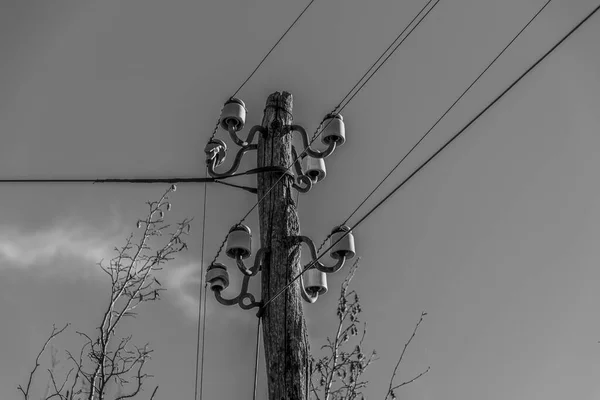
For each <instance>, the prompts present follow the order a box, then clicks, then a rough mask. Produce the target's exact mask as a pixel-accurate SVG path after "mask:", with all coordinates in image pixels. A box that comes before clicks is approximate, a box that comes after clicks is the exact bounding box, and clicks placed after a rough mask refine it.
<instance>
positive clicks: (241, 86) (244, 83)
mask: <svg viewBox="0 0 600 400" xmlns="http://www.w3.org/2000/svg"><path fill="white" fill-rule="evenodd" d="M314 2H315V0H311V1H310V2H309V3H308V5H307V6H306V7H304V10H302V12H301V13H300V14H299V15H298V16H297V17H296V19H295V20H294V22H292V24H291V25H290V26H289V27H288V28H287V29H286V31H285V32H284V33H283V35H281V37H280V38H279V40H277V42H276V43H275V44H274V45H273V47H271V50H269V52H268V53H267V54H266V55H265V56H264V57H263V58H262V60H260V62H259V63H258V65H257V66H256V68H254V71H252V72H251V73H250V75H249V76H248V77H247V78H246V80H245V81H244V82H242V84H241V85H240V87H239V88H238V89H237V90H236V91H235V92H234V93H233V95H231V97H235V95H236V94H238V93H239V91H240V90H242V88H243V87H244V85H246V83H248V81H249V80H250V79H251V78H252V77H253V76H254V74H255V73H256V71H258V69H259V68H260V66H261V65H262V64H263V63H264V62H265V61H266V59H267V58H268V57H269V56H270V55H271V53H272V52H273V50H275V48H276V47H277V46H278V45H279V43H280V42H281V41H282V40H283V38H284V37H285V36H286V35H287V34H288V32H289V31H290V30H291V29H292V28H293V27H294V25H296V22H298V20H300V18H302V16H303V15H304V13H305V12H306V11H307V10H308V8H309V7H310V6H311V5H312V4H313V3H314ZM217 124H218V123H217Z"/></svg>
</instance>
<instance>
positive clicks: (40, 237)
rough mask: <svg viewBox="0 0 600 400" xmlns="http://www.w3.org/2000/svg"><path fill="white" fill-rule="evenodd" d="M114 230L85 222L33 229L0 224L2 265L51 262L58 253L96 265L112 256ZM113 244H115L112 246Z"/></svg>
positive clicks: (27, 264) (18, 265) (4, 267)
mask: <svg viewBox="0 0 600 400" xmlns="http://www.w3.org/2000/svg"><path fill="white" fill-rule="evenodd" d="M110 233H111V232H105V233H102V232H99V231H95V230H91V229H89V228H86V227H85V226H84V225H78V224H63V225H61V226H54V227H50V228H46V229H42V230H36V231H32V232H24V231H20V230H19V228H18V227H11V226H0V258H1V259H2V260H3V261H4V262H2V263H1V264H0V268H3V269H6V268H29V267H35V266H42V265H44V266H45V265H48V264H50V263H52V261H53V260H54V259H55V258H56V257H77V258H80V259H83V261H85V263H84V265H88V266H89V265H94V264H95V263H97V262H98V261H100V260H101V259H107V258H108V257H110V249H111V247H112V246H114V239H113V238H111V236H112V235H111V234H110ZM111 245H112V246H111Z"/></svg>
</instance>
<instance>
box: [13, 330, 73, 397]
mask: <svg viewBox="0 0 600 400" xmlns="http://www.w3.org/2000/svg"><path fill="white" fill-rule="evenodd" d="M68 326H69V324H68V323H67V324H65V326H63V327H62V328H61V329H56V326H55V325H52V333H50V336H49V337H48V339H46V342H44V345H43V346H42V349H41V350H40V352H39V353H38V354H37V357H35V367H33V369H32V370H31V373H30V374H29V379H28V380H27V388H26V389H23V387H22V386H21V385H19V387H18V388H17V389H18V390H20V391H21V393H22V394H23V398H24V400H29V391H30V390H31V383H32V382H33V376H34V375H35V372H36V371H37V369H38V368H39V366H40V357H41V356H42V354H43V353H44V351H46V347H48V343H50V341H51V340H52V339H54V338H55V337H57V336H58V335H60V334H61V333H63V332H64V331H65V329H67V327H68Z"/></svg>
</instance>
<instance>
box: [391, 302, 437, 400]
mask: <svg viewBox="0 0 600 400" xmlns="http://www.w3.org/2000/svg"><path fill="white" fill-rule="evenodd" d="M426 315H427V313H426V312H424V311H423V312H422V313H421V317H420V318H419V321H418V322H417V324H416V325H415V329H414V330H413V333H412V335H410V338H409V339H408V341H407V342H406V343H405V344H404V348H403V349H402V353H400V357H399V358H398V362H397V363H396V366H395V367H394V372H393V373H392V377H391V378H390V385H389V387H388V391H387V393H386V395H385V399H386V400H387V398H388V397H391V398H392V400H394V399H395V398H396V395H395V393H394V389H397V388H399V387H402V386H404V385H407V384H409V383H411V382H414V381H416V380H417V379H419V378H420V377H421V376H423V375H425V374H426V373H427V372H429V369H430V368H429V367H427V369H426V370H425V371H424V372H422V373H420V374H419V375H417V376H416V377H415V378H413V379H411V380H410V381H406V382H403V383H401V384H400V385H397V386H394V378H395V377H396V374H397V373H398V367H399V366H400V363H401V362H402V360H403V359H404V354H405V353H406V349H407V348H408V346H409V345H410V343H411V342H412V340H413V339H414V338H415V336H416V334H417V330H418V329H419V326H420V325H421V323H422V322H423V318H425V316H426Z"/></svg>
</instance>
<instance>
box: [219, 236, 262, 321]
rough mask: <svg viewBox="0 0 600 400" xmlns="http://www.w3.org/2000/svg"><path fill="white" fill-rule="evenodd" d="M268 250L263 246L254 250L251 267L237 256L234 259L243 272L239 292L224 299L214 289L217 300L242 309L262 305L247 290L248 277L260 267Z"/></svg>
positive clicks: (253, 274) (254, 273)
mask: <svg viewBox="0 0 600 400" xmlns="http://www.w3.org/2000/svg"><path fill="white" fill-rule="evenodd" d="M268 252H269V251H268V249H266V248H264V247H263V248H261V249H260V250H258V252H256V256H255V257H254V265H253V266H252V267H251V268H247V267H246V266H245V265H244V261H243V260H242V257H240V256H237V257H236V259H235V261H236V264H237V266H238V268H239V270H240V271H241V272H242V273H243V274H244V279H243V280H242V288H241V290H240V294H238V295H237V296H235V297H234V298H232V299H226V298H224V297H223V296H222V295H221V291H220V290H214V292H215V298H216V299H217V301H218V302H219V303H221V304H223V305H226V306H235V305H236V304H237V305H239V306H240V307H241V308H242V309H244V310H250V309H252V308H254V307H262V302H261V301H256V299H255V298H254V295H253V294H252V293H249V292H248V285H249V283H250V278H252V277H253V276H255V275H256V274H258V272H259V271H260V270H261V269H262V263H263V261H264V259H265V257H266V256H267V254H268Z"/></svg>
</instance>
